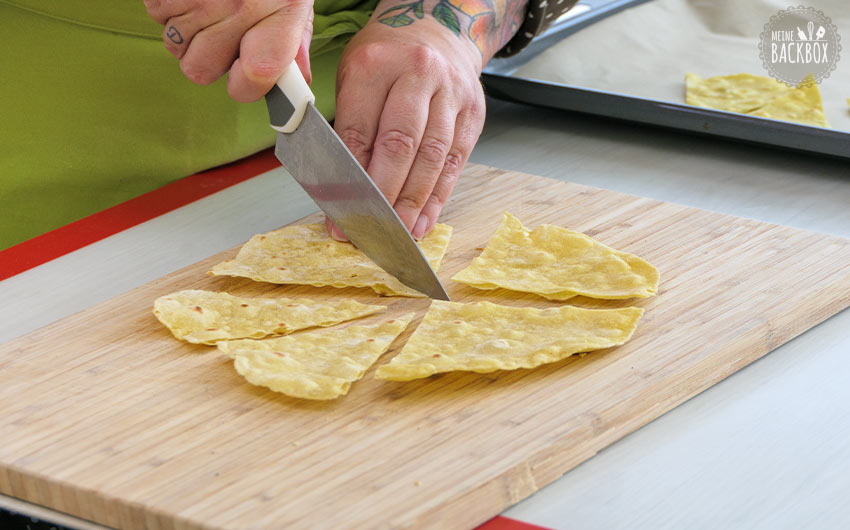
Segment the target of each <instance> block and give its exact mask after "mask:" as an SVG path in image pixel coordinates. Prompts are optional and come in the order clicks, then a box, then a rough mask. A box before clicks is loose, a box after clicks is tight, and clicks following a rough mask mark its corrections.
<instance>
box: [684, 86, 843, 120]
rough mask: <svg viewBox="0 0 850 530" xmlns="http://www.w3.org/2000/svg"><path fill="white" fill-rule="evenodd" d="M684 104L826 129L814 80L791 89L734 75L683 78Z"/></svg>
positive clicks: (821, 105)
mask: <svg viewBox="0 0 850 530" xmlns="http://www.w3.org/2000/svg"><path fill="white" fill-rule="evenodd" d="M685 102H686V103H687V104H688V105H694V106H697V107H706V108H712V109H718V110H725V111H728V112H737V113H740V114H749V115H751V116H759V117H762V118H770V119H774V120H781V121H790V122H795V123H800V124H803V125H814V126H817V127H829V123H828V122H827V120H826V115H825V114H824V111H823V101H822V100H821V96H820V90H819V89H818V86H817V83H815V82H814V77H813V76H811V75H809V76H807V77H806V78H805V79H804V80H803V82H802V83H800V86H798V87H791V86H788V85H786V84H785V83H782V82H780V81H777V80H775V79H772V78H770V77H765V76H760V75H752V74H735V75H727V76H714V77H709V78H707V79H703V78H702V77H700V76H698V75H696V74H686V75H685Z"/></svg>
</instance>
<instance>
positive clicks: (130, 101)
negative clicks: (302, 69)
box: [0, 0, 377, 250]
mask: <svg viewBox="0 0 850 530" xmlns="http://www.w3.org/2000/svg"><path fill="white" fill-rule="evenodd" d="M376 3H377V0H317V1H316V6H315V11H316V17H315V21H314V28H315V30H314V37H313V42H312V44H311V47H310V60H311V64H312V72H313V84H312V88H313V91H314V92H315V94H316V103H317V106H318V107H319V109H320V110H321V111H322V113H323V114H324V115H325V116H328V117H331V116H332V115H333V113H334V109H335V101H334V79H335V76H336V67H337V63H338V61H339V57H340V54H341V53H342V48H343V47H344V46H345V44H346V43H347V42H348V40H349V39H350V38H351V36H352V35H353V34H354V33H355V32H357V31H358V30H359V29H360V28H362V27H363V25H365V24H366V21H367V20H368V17H369V14H370V12H371V10H372V9H374V6H375V4H376ZM0 35H2V45H0V250H2V249H4V248H7V247H9V246H12V245H14V244H16V243H19V242H21V241H24V240H26V239H29V238H31V237H34V236H36V235H38V234H41V233H44V232H46V231H48V230H52V229H54V228H57V227H60V226H62V225H65V224H67V223H69V222H71V221H74V220H76V219H79V218H81V217H85V216H87V215H90V214H92V213H95V212H97V211H100V210H103V209H104V208H108V207H110V206H113V205H115V204H118V203H120V202H123V201H125V200H128V199H130V198H132V197H135V196H138V195H140V194H142V193H145V192H147V191H150V190H153V189H156V188H159V187H161V186H163V185H165V184H167V183H169V182H172V181H174V180H176V179H179V178H181V177H184V176H186V175H190V174H192V173H196V172H198V171H201V170H204V169H207V168H211V167H214V166H217V165H221V164H225V163H227V162H232V161H234V160H238V159H239V158H242V157H245V156H247V155H250V154H252V153H255V152H257V151H260V150H262V149H264V148H266V147H269V146H271V145H272V144H273V142H274V134H273V131H272V130H271V129H270V128H269V126H268V115H267V113H266V109H265V104H264V103H263V102H262V101H260V102H257V103H251V104H242V103H236V102H234V101H233V100H231V99H230V97H229V96H228V94H227V88H226V81H225V79H221V80H219V81H218V82H216V83H214V84H212V85H210V86H198V85H194V84H192V83H191V82H190V81H188V80H187V79H186V78H185V77H184V76H183V74H182V72H181V71H180V67H179V64H178V62H177V61H176V60H175V59H174V57H172V56H171V54H169V53H168V52H167V51H166V50H165V47H164V46H163V44H162V37H161V36H162V27H161V26H159V25H158V24H156V22H154V21H153V20H152V19H151V18H150V17H148V15H147V13H146V12H145V9H144V5H143V3H142V0H61V1H58V2H57V1H55V0H0Z"/></svg>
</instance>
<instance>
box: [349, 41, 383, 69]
mask: <svg viewBox="0 0 850 530" xmlns="http://www.w3.org/2000/svg"><path fill="white" fill-rule="evenodd" d="M386 56H387V52H386V46H385V45H384V44H383V43H381V42H369V43H366V44H363V45H361V46H358V47H357V48H355V49H354V50H353V51H352V52H351V55H350V56H349V58H348V59H349V62H351V63H353V64H354V65H356V66H357V67H363V68H366V69H367V70H369V71H372V70H373V69H374V68H375V67H378V66H380V65H381V63H383V62H384V59H385V58H386Z"/></svg>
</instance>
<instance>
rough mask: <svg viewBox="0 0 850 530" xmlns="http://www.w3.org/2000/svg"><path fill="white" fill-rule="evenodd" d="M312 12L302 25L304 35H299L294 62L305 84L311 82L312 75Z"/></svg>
mask: <svg viewBox="0 0 850 530" xmlns="http://www.w3.org/2000/svg"><path fill="white" fill-rule="evenodd" d="M313 15H314V13H313V10H312V9H311V10H310V16H309V18H308V19H307V23H306V24H305V25H304V33H303V34H302V35H301V46H300V47H299V48H298V53H297V54H296V55H295V62H296V63H297V64H298V68H299V69H300V70H301V74H302V75H303V76H304V79H305V80H306V81H307V84H308V85H309V84H310V83H312V82H313V73H312V71H311V70H310V41H311V40H313Z"/></svg>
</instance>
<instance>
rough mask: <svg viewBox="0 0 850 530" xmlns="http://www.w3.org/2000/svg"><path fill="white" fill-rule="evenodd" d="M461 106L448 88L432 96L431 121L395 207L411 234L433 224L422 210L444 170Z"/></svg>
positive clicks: (418, 233)
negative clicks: (458, 105)
mask: <svg viewBox="0 0 850 530" xmlns="http://www.w3.org/2000/svg"><path fill="white" fill-rule="evenodd" d="M456 118H457V109H456V107H455V106H454V103H453V101H452V100H451V99H450V98H449V97H448V95H447V92H446V91H445V90H441V91H438V92H437V93H436V94H435V95H434V97H433V98H432V99H431V104H430V106H429V109H428V121H427V123H426V125H425V132H424V133H423V135H422V141H421V142H420V143H419V149H418V150H417V152H416V158H415V159H414V161H413V166H412V167H411V168H410V173H409V174H408V176H407V180H405V181H404V185H403V186H402V188H401V191H400V192H399V194H398V197H397V198H396V200H395V204H394V205H393V207H394V208H395V210H396V212H397V213H398V216H399V218H401V221H402V222H403V223H404V226H406V227H407V229H408V230H410V234H411V235H412V236H413V237H414V238H416V239H419V238H421V237H422V236H423V235H425V230H426V229H427V228H428V226H429V224H430V220H429V219H428V216H427V215H426V214H424V213H423V212H422V208H423V207H424V206H425V202H426V201H427V200H428V198H429V197H430V196H431V192H432V191H433V190H434V185H435V184H436V183H437V179H438V177H439V176H440V174H441V173H442V171H443V166H444V165H445V163H446V156H448V154H449V149H450V148H451V146H452V140H453V138H454V129H455V121H456Z"/></svg>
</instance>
